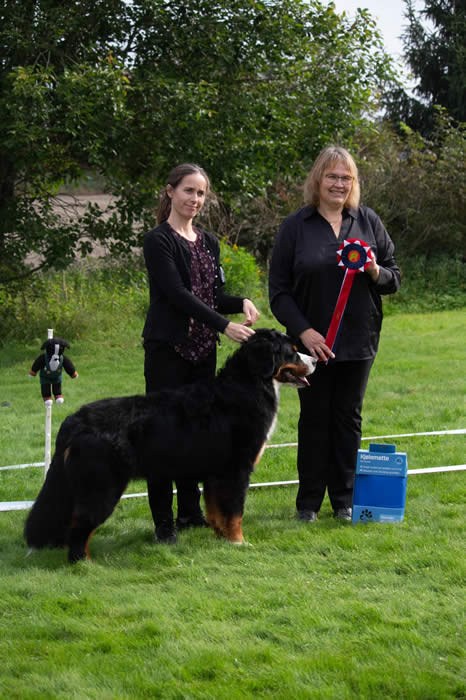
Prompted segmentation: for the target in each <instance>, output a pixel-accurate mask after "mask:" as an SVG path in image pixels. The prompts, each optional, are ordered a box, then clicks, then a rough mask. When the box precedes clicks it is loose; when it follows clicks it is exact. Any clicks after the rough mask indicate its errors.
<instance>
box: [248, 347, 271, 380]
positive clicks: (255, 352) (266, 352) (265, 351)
mask: <svg viewBox="0 0 466 700" xmlns="http://www.w3.org/2000/svg"><path fill="white" fill-rule="evenodd" d="M248 365H249V369H250V371H251V373H252V374H254V375H257V376H259V377H264V379H270V378H271V377H273V375H274V374H275V359H274V352H273V348H272V346H271V344H270V343H264V342H256V343H251V347H250V348H248Z"/></svg>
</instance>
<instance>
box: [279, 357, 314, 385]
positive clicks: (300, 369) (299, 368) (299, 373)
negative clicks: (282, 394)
mask: <svg viewBox="0 0 466 700" xmlns="http://www.w3.org/2000/svg"><path fill="white" fill-rule="evenodd" d="M286 370H290V372H291V373H292V374H294V375H295V377H306V376H307V375H308V374H309V367H307V366H306V365H305V364H302V365H295V364H293V363H291V362H288V363H287V364H284V365H282V366H281V367H279V368H278V372H277V374H276V375H275V376H274V379H276V380H277V382H280V381H282V382H283V381H285V382H286V380H285V379H283V378H282V375H283V373H284V372H286Z"/></svg>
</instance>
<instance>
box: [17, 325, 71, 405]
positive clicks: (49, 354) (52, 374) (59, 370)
mask: <svg viewBox="0 0 466 700" xmlns="http://www.w3.org/2000/svg"><path fill="white" fill-rule="evenodd" d="M69 347H70V345H69V343H68V342H67V341H66V340H63V338H49V339H48V340H46V341H45V343H43V344H42V346H41V350H43V351H44V352H43V353H41V354H40V355H39V356H38V357H36V359H35V360H34V362H33V363H32V367H31V369H30V370H29V376H30V377H35V376H36V374H37V372H39V378H40V390H41V394H42V398H43V399H44V403H45V405H46V406H47V405H48V406H51V405H52V393H53V395H54V397H55V402H56V403H63V402H64V400H65V399H64V398H63V395H62V393H61V382H62V374H63V369H64V370H65V372H66V373H67V374H69V375H70V377H71V379H76V377H77V376H78V373H77V371H76V369H75V366H74V365H73V363H72V362H71V360H70V359H69V357H65V354H64V353H65V348H69Z"/></svg>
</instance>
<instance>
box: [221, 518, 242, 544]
mask: <svg viewBox="0 0 466 700" xmlns="http://www.w3.org/2000/svg"><path fill="white" fill-rule="evenodd" d="M242 523H243V516H242V515H234V516H233V517H232V518H230V519H229V520H228V522H227V524H226V525H227V526H226V532H225V537H226V538H227V540H228V541H229V542H236V543H237V542H244V537H243V529H242Z"/></svg>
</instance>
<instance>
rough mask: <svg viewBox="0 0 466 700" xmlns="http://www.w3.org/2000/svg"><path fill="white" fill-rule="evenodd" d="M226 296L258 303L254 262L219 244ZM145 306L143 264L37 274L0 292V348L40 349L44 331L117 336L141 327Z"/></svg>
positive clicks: (134, 261)
mask: <svg viewBox="0 0 466 700" xmlns="http://www.w3.org/2000/svg"><path fill="white" fill-rule="evenodd" d="M220 249H221V257H222V263H223V268H224V271H225V277H226V280H227V283H226V291H227V292H228V293H229V294H235V295H238V296H247V297H250V298H251V299H253V300H254V301H255V302H257V301H258V300H259V299H262V298H263V296H264V295H263V284H262V275H261V271H260V270H259V268H258V267H257V265H256V262H255V260H254V257H253V256H252V255H251V254H250V253H248V252H247V251H246V250H244V249H242V248H239V247H238V246H229V245H228V244H227V243H226V242H225V241H221V242H220ZM148 303H149V285H148V282H147V273H146V268H145V265H144V261H143V259H142V257H141V256H133V257H131V258H127V259H124V260H123V261H114V260H112V259H103V258H97V259H90V260H87V261H86V262H81V263H76V264H74V265H72V266H71V267H69V268H68V269H67V270H63V271H60V272H53V271H48V272H45V273H42V274H40V273H39V274H36V275H34V276H32V277H30V278H27V279H26V280H23V281H22V282H21V284H19V283H18V284H16V285H11V284H10V285H9V286H8V287H1V286H0V337H1V339H2V342H6V341H8V340H18V341H21V342H31V343H36V344H37V343H40V344H41V343H42V342H43V341H44V340H45V337H46V335H45V334H46V329H47V328H53V329H54V332H55V334H56V335H58V336H62V337H64V338H73V339H79V338H84V337H89V336H91V335H92V336H96V335H101V334H102V333H105V334H106V335H107V336H109V335H112V334H117V333H118V332H120V333H121V332H124V330H123V331H122V329H121V326H122V325H125V326H127V324H128V322H131V323H132V322H134V323H138V324H139V325H140V327H141V331H142V327H143V324H144V318H145V314H146V310H147V306H148Z"/></svg>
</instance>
